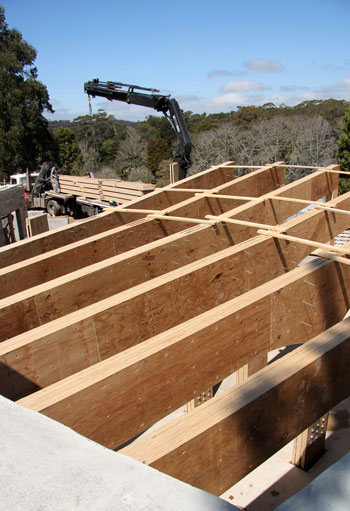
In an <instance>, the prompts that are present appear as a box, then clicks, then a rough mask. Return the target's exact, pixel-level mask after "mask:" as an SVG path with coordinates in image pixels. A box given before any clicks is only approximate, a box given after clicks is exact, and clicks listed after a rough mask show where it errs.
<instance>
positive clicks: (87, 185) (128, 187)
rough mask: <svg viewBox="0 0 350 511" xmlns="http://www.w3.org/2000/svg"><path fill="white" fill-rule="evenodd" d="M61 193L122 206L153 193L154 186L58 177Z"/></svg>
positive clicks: (113, 180)
mask: <svg viewBox="0 0 350 511" xmlns="http://www.w3.org/2000/svg"><path fill="white" fill-rule="evenodd" d="M59 186H60V191H61V192H62V193H67V194H69V195H75V196H77V197H83V198H85V199H93V200H95V201H98V200H100V201H101V202H111V201H115V202H117V203H118V204H124V203H125V202H129V201H132V200H135V199H138V198H139V197H142V196H143V195H145V194H147V193H149V192H153V190H154V188H155V186H154V185H152V184H148V183H136V182H131V181H123V180H121V179H105V178H103V179H99V178H90V177H81V176H66V175H64V174H60V175H59Z"/></svg>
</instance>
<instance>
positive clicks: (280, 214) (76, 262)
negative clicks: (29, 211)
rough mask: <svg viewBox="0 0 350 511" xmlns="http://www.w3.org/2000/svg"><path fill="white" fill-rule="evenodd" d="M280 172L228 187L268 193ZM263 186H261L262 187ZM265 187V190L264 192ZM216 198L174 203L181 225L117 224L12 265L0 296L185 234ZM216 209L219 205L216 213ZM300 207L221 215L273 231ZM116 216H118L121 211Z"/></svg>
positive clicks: (252, 208) (304, 184)
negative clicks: (275, 226) (94, 235)
mask: <svg viewBox="0 0 350 511" xmlns="http://www.w3.org/2000/svg"><path fill="white" fill-rule="evenodd" d="M278 169H279V167H273V168H271V167H269V168H264V169H263V170H259V171H256V172H254V173H252V174H248V175H247V176H243V177H242V178H238V179H237V180H235V182H234V183H233V184H232V185H231V188H232V187H233V186H235V187H236V188H235V190H236V191H237V190H238V192H243V190H244V189H245V188H246V187H247V186H249V184H250V185H253V187H255V189H257V187H259V188H260V189H263V190H265V191H266V188H270V187H271V186H272V185H273V184H274V185H275V186H276V183H278V182H279V180H280V179H281V176H280V174H279V173H278ZM266 179H267V181H266ZM331 180H332V181H331V185H332V187H333V188H332V187H331V185H330V183H329V178H328V177H327V175H326V174H315V175H311V176H307V177H306V178H303V179H301V180H300V181H298V182H297V183H296V184H291V185H286V186H284V187H282V188H279V189H277V190H275V192H271V193H280V194H286V193H292V194H294V195H300V194H301V195H303V194H305V193H309V196H310V197H311V198H312V199H314V198H318V197H319V195H320V194H321V196H323V195H330V194H331V192H332V191H333V190H334V186H335V187H336V186H337V175H336V176H333V177H332V178H331ZM262 183H265V184H264V185H263V184H262ZM225 186H226V185H225ZM263 186H264V188H262V187H263ZM271 193H269V195H271ZM216 200H217V201H219V203H218V204H215V207H214V203H209V202H208V198H201V199H199V198H196V197H195V198H191V199H188V200H187V201H185V202H182V203H181V204H180V205H176V206H175V207H174V208H169V209H168V213H169V214H170V215H171V214H172V213H176V215H181V216H183V217H187V216H189V217H190V218H189V220H188V223H187V222H186V220H185V218H183V222H174V221H171V220H170V219H168V220H166V216H164V217H159V218H158V219H157V220H149V219H141V220H138V221H135V222H133V223H132V224H128V225H124V226H121V227H119V228H117V229H115V230H113V231H110V232H109V233H105V234H104V235H102V236H101V235H100V236H97V237H95V238H91V239H88V240H85V241H83V242H82V243H76V244H73V245H68V246H67V247H66V248H65V249H63V250H56V251H54V252H49V253H48V254H43V255H40V256H37V257H36V258H33V259H29V260H27V261H26V262H24V263H18V264H14V265H12V266H9V267H7V268H5V269H3V270H0V298H5V297H6V296H10V295H12V294H15V293H19V292H20V291H22V290H23V289H28V288H29V287H34V286H37V285H40V284H42V283H43V282H47V281H49V280H52V279H54V278H58V277H60V276H61V275H63V274H65V273H69V272H73V271H75V270H77V269H79V268H82V267H84V266H85V265H86V264H93V263H95V262H96V261H99V260H101V259H104V258H105V257H104V255H106V257H112V256H113V255H116V254H117V253H124V252H125V251H128V250H130V249H132V248H135V247H137V246H140V245H144V244H145V243H150V242H152V241H154V240H155V239H157V238H159V237H164V236H167V235H170V234H174V233H175V232H179V231H181V230H184V229H186V228H188V227H190V226H191V222H192V218H191V217H193V216H195V217H196V218H203V219H204V217H205V216H206V215H207V214H209V213H210V214H215V215H216V214H222V213H223V212H224V211H225V208H224V207H223V205H222V200H220V199H216ZM238 202H239V201H238ZM227 204H229V206H226V207H232V201H230V200H228V201H227ZM218 206H220V207H219V209H218ZM299 209H300V207H299V206H298V205H297V204H294V203H289V202H288V203H278V204H277V205H274V204H271V202H270V201H268V202H265V201H264V200H263V199H261V202H260V203H259V204H256V203H255V204H245V205H243V206H239V207H236V208H234V209H233V210H231V211H230V213H227V214H226V215H225V216H226V217H227V216H228V215H232V216H233V217H234V219H235V221H237V220H243V221H245V220H248V221H251V222H254V221H255V222H256V221H258V220H259V221H261V220H262V219H263V221H264V223H265V224H267V227H271V225H269V221H270V222H271V224H272V225H276V223H277V220H278V219H281V220H285V219H286V218H287V217H289V216H291V215H293V214H294V213H295V212H296V211H298V210H299ZM115 214H116V215H119V214H120V212H117V213H115ZM171 216H172V215H171ZM226 231H227V229H226ZM228 232H229V236H230V237H231V238H232V242H233V243H238V242H241V241H244V240H245V239H248V238H249V237H252V236H255V235H256V230H254V227H253V228H248V229H247V228H246V225H239V226H237V227H236V228H235V229H232V228H231V227H230V228H229V229H228Z"/></svg>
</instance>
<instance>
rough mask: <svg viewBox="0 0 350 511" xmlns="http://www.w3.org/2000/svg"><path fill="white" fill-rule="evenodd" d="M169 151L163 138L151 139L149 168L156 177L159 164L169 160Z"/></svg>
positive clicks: (149, 144) (148, 156)
mask: <svg viewBox="0 0 350 511" xmlns="http://www.w3.org/2000/svg"><path fill="white" fill-rule="evenodd" d="M168 156H169V155H168V149H167V145H166V142H165V140H163V139H162V138H151V139H150V141H149V142H148V145H147V168H148V169H149V170H150V171H151V172H152V173H153V174H154V175H156V174H157V172H158V169H159V164H160V162H161V161H162V160H166V159H167V158H168Z"/></svg>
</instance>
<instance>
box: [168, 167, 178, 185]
mask: <svg viewBox="0 0 350 511" xmlns="http://www.w3.org/2000/svg"><path fill="white" fill-rule="evenodd" d="M178 180H179V164H178V163H176V162H174V163H171V164H170V184H171V185H172V184H173V183H176V181H178Z"/></svg>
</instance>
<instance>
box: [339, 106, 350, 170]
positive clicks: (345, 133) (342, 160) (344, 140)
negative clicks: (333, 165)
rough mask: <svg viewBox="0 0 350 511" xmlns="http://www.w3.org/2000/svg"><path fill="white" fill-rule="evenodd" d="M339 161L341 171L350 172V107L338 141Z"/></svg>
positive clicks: (346, 112)
mask: <svg viewBox="0 0 350 511" xmlns="http://www.w3.org/2000/svg"><path fill="white" fill-rule="evenodd" d="M338 161H339V165H340V169H341V170H344V172H345V171H346V172H350V106H349V107H348V108H347V109H346V111H345V115H344V119H343V126H342V130H341V133H340V137H339V140H338Z"/></svg>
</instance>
